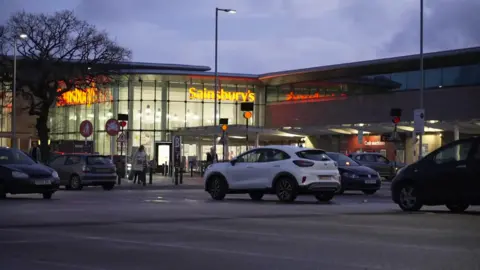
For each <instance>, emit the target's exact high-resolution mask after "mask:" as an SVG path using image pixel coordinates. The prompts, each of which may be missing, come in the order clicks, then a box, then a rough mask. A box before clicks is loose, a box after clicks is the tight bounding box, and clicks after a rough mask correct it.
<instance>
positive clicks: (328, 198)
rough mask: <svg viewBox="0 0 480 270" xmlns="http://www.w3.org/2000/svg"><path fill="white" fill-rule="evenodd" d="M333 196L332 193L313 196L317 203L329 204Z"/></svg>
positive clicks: (320, 193)
mask: <svg viewBox="0 0 480 270" xmlns="http://www.w3.org/2000/svg"><path fill="white" fill-rule="evenodd" d="M334 196H335V193H334V192H319V193H317V194H315V198H316V199H317V200H318V201H319V202H329V201H331V200H332V199H333V197H334Z"/></svg>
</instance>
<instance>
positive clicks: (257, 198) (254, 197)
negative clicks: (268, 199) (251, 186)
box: [248, 191, 264, 201]
mask: <svg viewBox="0 0 480 270" xmlns="http://www.w3.org/2000/svg"><path fill="white" fill-rule="evenodd" d="M248 195H250V198H251V199H252V200H254V201H260V200H261V199H262V198H263V195H264V193H263V192H261V191H252V192H249V193H248Z"/></svg>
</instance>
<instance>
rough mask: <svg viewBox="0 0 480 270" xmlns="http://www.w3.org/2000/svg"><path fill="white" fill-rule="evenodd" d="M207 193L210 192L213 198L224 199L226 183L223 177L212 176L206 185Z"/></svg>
mask: <svg viewBox="0 0 480 270" xmlns="http://www.w3.org/2000/svg"><path fill="white" fill-rule="evenodd" d="M208 193H210V196H211V197H212V199H214V200H217V201H221V200H223V199H225V196H226V195H227V183H226V182H225V180H224V179H222V178H220V177H218V176H214V177H213V178H212V179H211V180H210V183H209V185H208Z"/></svg>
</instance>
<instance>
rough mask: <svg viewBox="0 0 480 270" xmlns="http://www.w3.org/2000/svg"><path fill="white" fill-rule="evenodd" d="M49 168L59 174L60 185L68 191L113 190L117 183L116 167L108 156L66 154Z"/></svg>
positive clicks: (50, 163) (55, 159)
mask: <svg viewBox="0 0 480 270" xmlns="http://www.w3.org/2000/svg"><path fill="white" fill-rule="evenodd" d="M48 166H50V167H52V168H53V169H55V170H56V171H57V172H58V175H59V176H60V184H61V185H64V186H65V187H66V188H67V189H75V190H81V189H82V188H83V187H84V186H102V187H103V189H105V190H111V189H113V188H114V187H115V184H116V181H117V172H116V168H115V165H114V164H113V163H112V160H111V159H110V157H107V156H101V155H91V154H64V155H60V156H57V157H55V158H54V159H52V160H51V161H50V162H48Z"/></svg>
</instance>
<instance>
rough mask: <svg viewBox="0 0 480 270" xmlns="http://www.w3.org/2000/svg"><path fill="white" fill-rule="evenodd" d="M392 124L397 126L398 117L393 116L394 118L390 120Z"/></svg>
mask: <svg viewBox="0 0 480 270" xmlns="http://www.w3.org/2000/svg"><path fill="white" fill-rule="evenodd" d="M392 123H394V124H395V125H396V124H398V123H400V117H398V116H394V117H393V118H392Z"/></svg>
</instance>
